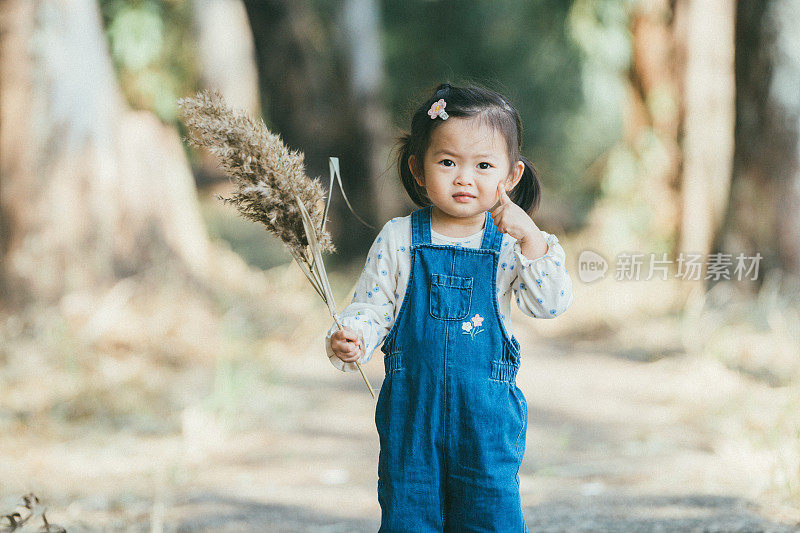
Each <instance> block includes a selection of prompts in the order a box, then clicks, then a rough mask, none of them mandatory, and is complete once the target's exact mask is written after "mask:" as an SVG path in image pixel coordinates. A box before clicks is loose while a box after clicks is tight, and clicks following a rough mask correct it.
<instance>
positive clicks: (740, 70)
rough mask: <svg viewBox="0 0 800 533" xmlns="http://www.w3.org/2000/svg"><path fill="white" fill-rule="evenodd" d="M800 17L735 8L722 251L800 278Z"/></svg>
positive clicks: (785, 7)
mask: <svg viewBox="0 0 800 533" xmlns="http://www.w3.org/2000/svg"><path fill="white" fill-rule="evenodd" d="M799 21H800V9H798V6H797V4H796V3H794V2H784V1H776V2H739V3H738V10H737V24H736V85H737V117H738V121H737V127H736V159H735V167H734V168H735V172H734V182H733V190H732V194H731V207H730V209H729V212H728V217H727V220H726V224H725V229H726V231H725V234H724V238H723V246H724V247H725V248H726V249H728V250H731V251H735V252H743V253H746V254H747V255H751V256H752V255H755V253H756V252H758V253H760V254H761V255H762V256H763V257H764V259H763V260H762V263H761V267H760V269H762V270H763V269H764V268H770V267H778V268H781V269H782V270H784V271H786V272H790V273H793V274H795V275H798V274H800V160H799V158H800V100H798V97H797V90H796V87H797V86H798V85H799V84H800V56H799V55H798V53H797V45H796V43H797V41H798V39H800V29H798V28H800V27H799V26H798V22H799Z"/></svg>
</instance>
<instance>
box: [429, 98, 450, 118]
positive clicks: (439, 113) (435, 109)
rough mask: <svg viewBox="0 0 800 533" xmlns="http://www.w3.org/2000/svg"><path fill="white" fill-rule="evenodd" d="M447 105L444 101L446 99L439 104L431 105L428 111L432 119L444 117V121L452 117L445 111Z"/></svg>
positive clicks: (440, 100) (441, 99) (442, 99)
mask: <svg viewBox="0 0 800 533" xmlns="http://www.w3.org/2000/svg"><path fill="white" fill-rule="evenodd" d="M446 105H447V102H445V101H444V98H440V99H439V101H438V102H434V103H433V104H431V108H430V109H429V110H428V115H430V117H431V118H436V117H442V120H447V118H448V117H449V116H450V115H448V114H447V113H446V112H445V110H444V108H445V106H446Z"/></svg>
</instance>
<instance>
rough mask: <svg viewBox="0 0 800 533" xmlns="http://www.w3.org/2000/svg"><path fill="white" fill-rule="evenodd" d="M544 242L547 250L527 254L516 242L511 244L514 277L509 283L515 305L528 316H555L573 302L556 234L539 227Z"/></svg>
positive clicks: (570, 286) (563, 256)
mask: <svg viewBox="0 0 800 533" xmlns="http://www.w3.org/2000/svg"><path fill="white" fill-rule="evenodd" d="M539 231H541V233H542V236H543V237H544V238H545V241H547V245H548V249H547V253H545V254H544V255H543V256H541V257H538V258H536V259H530V258H528V257H526V256H525V255H524V254H523V253H522V250H521V249H520V245H519V243H518V242H516V241H515V242H514V244H513V255H514V267H515V270H516V273H517V275H516V277H515V278H514V280H513V282H512V288H513V290H514V297H515V300H516V302H517V307H519V309H520V310H521V311H522V312H523V313H525V314H526V315H528V316H532V317H535V318H555V317H557V316H558V315H560V314H561V313H563V312H564V311H566V310H567V308H568V307H569V306H570V305H571V304H572V302H573V299H574V297H573V294H572V278H570V276H569V273H568V272H567V268H566V264H565V258H566V253H565V252H564V248H563V247H562V246H561V244H560V243H559V242H558V237H556V236H555V235H552V234H550V233H547V232H546V231H543V230H539Z"/></svg>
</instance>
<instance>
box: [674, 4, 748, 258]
mask: <svg viewBox="0 0 800 533" xmlns="http://www.w3.org/2000/svg"><path fill="white" fill-rule="evenodd" d="M735 10H736V3H735V2H729V1H727V0H678V2H677V3H676V7H675V16H676V32H677V37H678V39H677V42H678V43H679V65H682V66H683V69H682V73H681V74H682V76H681V81H682V89H683V110H684V114H683V142H682V148H683V176H682V182H681V188H682V190H681V197H682V206H683V208H682V211H683V212H682V221H681V238H680V249H681V250H682V251H685V252H690V253H700V254H704V259H705V254H708V253H709V252H710V251H711V250H712V248H713V245H714V242H715V237H716V235H717V233H718V232H719V230H720V228H721V225H722V222H723V217H724V214H725V210H726V207H727V202H728V197H729V192H730V182H731V175H732V166H733V153H734V152H733V150H734V142H733V132H734V125H735V79H734V21H735Z"/></svg>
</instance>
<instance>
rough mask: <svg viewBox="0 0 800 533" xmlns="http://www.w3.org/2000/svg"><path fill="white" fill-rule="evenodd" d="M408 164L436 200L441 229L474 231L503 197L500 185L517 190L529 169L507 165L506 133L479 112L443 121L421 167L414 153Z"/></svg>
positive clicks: (523, 165) (522, 165) (432, 138)
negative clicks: (493, 125)
mask: <svg viewBox="0 0 800 533" xmlns="http://www.w3.org/2000/svg"><path fill="white" fill-rule="evenodd" d="M436 120H441V119H436ZM408 164H409V167H410V168H411V173H412V174H413V175H414V179H415V180H416V181H417V183H418V184H419V185H420V186H422V187H425V190H426V192H427V194H428V198H430V199H431V202H432V203H433V205H434V209H433V211H434V216H435V217H436V218H437V221H438V222H439V224H440V229H451V228H456V227H458V228H465V229H469V230H474V231H479V230H480V228H482V227H483V221H484V217H485V215H484V212H485V211H488V210H491V209H492V208H493V207H494V205H495V204H496V203H497V202H498V201H499V200H500V198H499V195H498V192H497V186H498V184H499V183H500V182H501V181H503V182H504V187H505V188H506V190H507V191H508V190H511V189H513V188H514V187H515V186H516V184H517V183H518V182H519V179H520V178H521V177H522V172H523V171H524V170H525V164H524V163H523V162H522V161H517V162H516V164H515V165H513V166H512V165H509V160H508V151H507V146H506V141H505V139H504V138H503V136H502V134H501V133H500V132H498V131H496V130H495V129H494V128H492V127H491V125H488V124H482V123H481V121H480V120H479V119H478V117H469V118H463V117H450V118H448V119H447V120H445V121H444V122H443V123H442V124H440V125H439V126H437V127H436V129H435V130H434V131H433V133H432V134H431V143H430V146H428V150H427V152H425V159H424V161H423V164H422V169H419V165H418V163H417V161H416V158H415V157H414V156H411V157H410V158H409V162H408ZM420 170H421V172H420Z"/></svg>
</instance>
